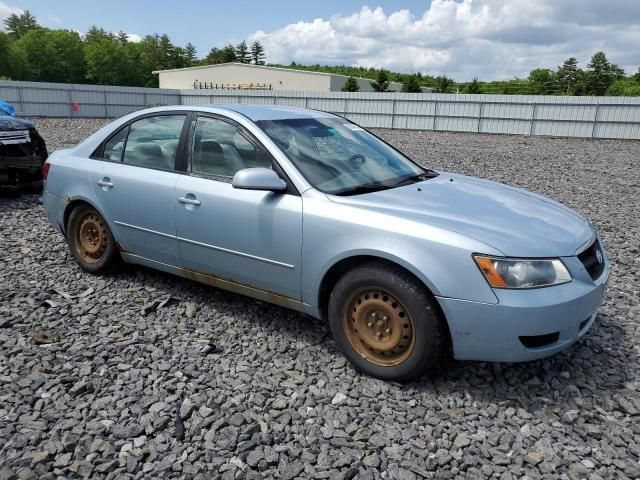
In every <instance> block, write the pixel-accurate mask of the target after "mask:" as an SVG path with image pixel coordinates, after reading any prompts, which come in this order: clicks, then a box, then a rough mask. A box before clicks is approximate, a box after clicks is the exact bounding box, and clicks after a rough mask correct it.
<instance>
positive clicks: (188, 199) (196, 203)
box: [178, 193, 200, 207]
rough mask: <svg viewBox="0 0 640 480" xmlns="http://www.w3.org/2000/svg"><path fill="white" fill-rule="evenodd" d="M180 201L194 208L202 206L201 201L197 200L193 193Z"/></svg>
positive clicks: (180, 198)
mask: <svg viewBox="0 0 640 480" xmlns="http://www.w3.org/2000/svg"><path fill="white" fill-rule="evenodd" d="M178 201H179V202H180V203H184V204H185V205H193V206H194V207H197V206H199V205H200V200H197V199H196V196H195V195H194V194H193V193H187V194H186V195H185V196H184V197H178Z"/></svg>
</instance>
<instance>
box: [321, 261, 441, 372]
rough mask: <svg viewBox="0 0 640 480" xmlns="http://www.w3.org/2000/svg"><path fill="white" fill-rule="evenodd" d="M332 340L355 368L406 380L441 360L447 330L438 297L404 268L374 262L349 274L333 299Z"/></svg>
mask: <svg viewBox="0 0 640 480" xmlns="http://www.w3.org/2000/svg"><path fill="white" fill-rule="evenodd" d="M328 313H329V325H330V327H331V332H332V334H333V337H334V339H335V341H336V343H337V345H338V347H339V348H340V350H341V351H342V352H343V353H344V355H345V356H346V357H347V358H348V359H349V361H351V363H352V364H353V365H354V367H355V368H356V369H357V370H359V371H361V372H363V373H366V374H368V375H371V376H373V377H377V378H380V379H382V380H393V381H398V382H407V381H409V380H412V379H415V378H417V377H419V376H421V375H423V374H424V373H426V372H427V371H429V370H430V369H432V368H433V367H434V366H436V365H437V364H438V363H439V361H440V360H441V358H442V356H443V354H444V352H445V345H446V338H447V329H446V327H445V324H444V320H443V318H442V316H441V314H440V310H439V308H438V307H437V305H436V303H435V299H434V298H433V295H432V294H431V293H430V292H429V291H428V290H427V288H426V287H425V286H424V285H423V284H422V283H421V282H420V281H419V280H418V279H417V278H415V277H414V276H413V275H411V274H410V273H409V272H407V271H406V270H403V269H402V268H400V267H398V266H396V265H393V264H390V263H387V262H384V261H373V262H369V263H366V264H364V265H361V266H359V267H356V268H354V269H353V270H350V271H349V272H347V273H346V274H345V275H344V276H343V277H342V278H341V279H340V280H338V282H337V283H336V285H335V287H334V288H333V291H332V292H331V296H330V297H329V309H328Z"/></svg>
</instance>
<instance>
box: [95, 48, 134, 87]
mask: <svg viewBox="0 0 640 480" xmlns="http://www.w3.org/2000/svg"><path fill="white" fill-rule="evenodd" d="M84 55H85V61H86V65H87V80H89V81H90V82H91V83H96V84H98V85H126V81H125V75H126V68H127V66H128V65H126V63H125V62H123V57H124V46H123V45H122V44H121V43H120V42H119V41H118V40H115V39H111V38H100V39H95V40H93V41H91V42H90V43H88V44H87V45H86V46H85V49H84Z"/></svg>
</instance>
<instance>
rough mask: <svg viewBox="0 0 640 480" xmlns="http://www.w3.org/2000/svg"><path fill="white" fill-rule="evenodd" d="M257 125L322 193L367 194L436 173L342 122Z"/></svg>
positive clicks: (292, 121)
mask: <svg viewBox="0 0 640 480" xmlns="http://www.w3.org/2000/svg"><path fill="white" fill-rule="evenodd" d="M256 123H257V125H258V126H259V127H260V128H261V129H262V130H263V131H264V132H265V133H266V134H267V135H268V136H269V137H270V138H271V139H272V140H273V141H274V142H275V143H276V145H278V146H279V147H280V149H281V150H282V151H283V152H284V153H285V155H287V157H289V159H290V160H291V161H292V162H293V164H294V165H295V166H296V167H297V168H298V170H300V172H301V173H302V174H303V175H304V177H305V178H306V179H307V181H308V182H309V183H310V184H311V185H313V187H314V188H316V189H318V190H320V191H322V192H325V193H329V194H333V195H353V194H357V193H366V192H372V191H376V190H384V189H387V188H393V187H397V186H401V185H405V184H407V183H412V182H413V181H418V180H424V179H425V178H429V177H433V176H435V175H436V174H435V173H434V172H431V171H428V170H424V169H423V168H421V167H419V166H418V165H416V164H415V163H413V162H411V161H410V160H409V159H407V158H406V157H405V156H403V155H402V154H401V153H399V152H397V151H396V150H394V149H393V148H391V147H390V146H388V145H387V144H386V143H384V142H383V141H381V140H380V139H378V138H376V137H375V136H374V135H372V134H371V133H369V132H367V131H366V130H364V129H363V128H361V127H358V126H357V125H354V124H353V123H350V122H349V121H348V120H345V119H341V118H301V119H287V120H261V121H258V122H256Z"/></svg>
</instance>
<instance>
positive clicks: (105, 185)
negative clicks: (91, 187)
mask: <svg viewBox="0 0 640 480" xmlns="http://www.w3.org/2000/svg"><path fill="white" fill-rule="evenodd" d="M96 183H97V184H98V185H100V186H101V187H102V189H103V190H105V191H106V190H109V189H110V188H113V183H111V179H110V178H109V177H102V178H101V179H100V180H98V181H97V182H96Z"/></svg>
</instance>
